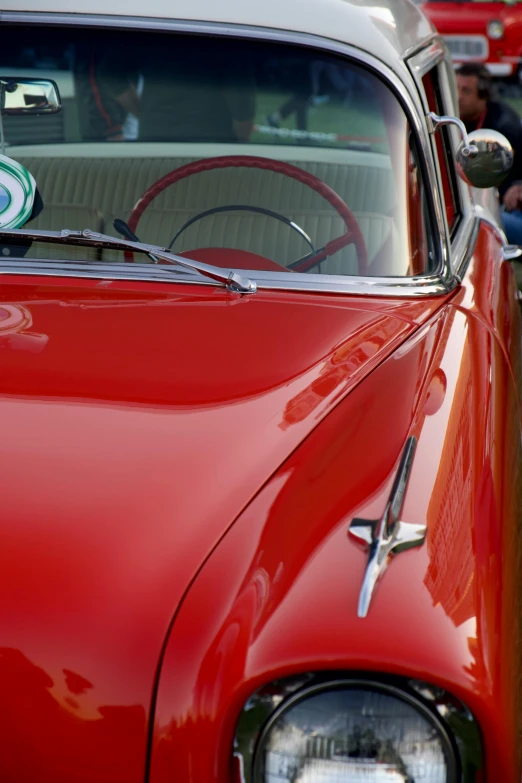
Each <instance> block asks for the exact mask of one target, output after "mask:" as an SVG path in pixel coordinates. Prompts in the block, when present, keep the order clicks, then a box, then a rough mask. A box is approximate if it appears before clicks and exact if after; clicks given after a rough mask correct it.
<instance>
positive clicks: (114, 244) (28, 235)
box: [0, 228, 257, 294]
mask: <svg viewBox="0 0 522 783" xmlns="http://www.w3.org/2000/svg"><path fill="white" fill-rule="evenodd" d="M3 237H8V238H9V239H32V240H34V241H35V242H51V243H57V244H63V245H83V246H88V245H93V246H94V247H106V248H113V249H114V250H132V251H134V252H136V251H139V252H140V253H146V254H147V255H149V256H156V257H157V258H161V259H162V260H163V261H167V263H169V264H175V265H178V264H179V265H180V266H183V267H186V268H187V269H191V270H193V271H194V272H199V273H200V274H201V275H204V276H205V277H210V278H212V280H217V281H218V282H219V283H223V284H224V285H225V286H226V287H227V288H228V289H229V290H230V291H234V292H235V293H239V294H254V293H255V292H256V290H257V285H256V284H255V283H254V281H253V280H249V279H248V278H247V277H242V276H241V275H238V274H237V272H234V271H233V270H232V269H226V268H221V267H218V266H211V265H210V264H203V263H202V262H200V261H193V260H192V259H191V258H184V257H183V256H177V255H175V254H174V253H171V252H170V251H169V250H167V249H166V248H164V247H157V246H156V245H147V244H145V243H143V242H132V241H130V240H128V239H117V238H116V237H111V236H109V235H108V234H100V233H98V232H97V231H91V229H89V228H86V229H84V230H83V231H71V230H69V229H67V228H64V229H63V230H62V231H39V230H36V229H33V230H32V231H31V230H30V229H25V228H24V229H20V228H17V229H7V230H0V241H1V240H2V238H3Z"/></svg>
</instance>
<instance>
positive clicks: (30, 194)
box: [0, 155, 36, 230]
mask: <svg viewBox="0 0 522 783" xmlns="http://www.w3.org/2000/svg"><path fill="white" fill-rule="evenodd" d="M35 191H36V182H35V181H34V177H33V176H32V174H31V173H30V172H29V171H28V170H27V169H26V168H25V166H22V164H21V163H18V161H16V160H13V159H12V158H8V157H7V155H0V230H1V229H6V228H19V227H20V226H22V225H23V224H24V223H25V222H26V221H27V220H29V218H30V217H31V213H32V211H33V204H34V194H35Z"/></svg>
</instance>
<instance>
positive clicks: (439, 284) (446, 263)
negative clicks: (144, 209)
mask: <svg viewBox="0 0 522 783" xmlns="http://www.w3.org/2000/svg"><path fill="white" fill-rule="evenodd" d="M0 23H18V24H20V23H28V24H49V25H51V24H52V25H74V26H82V27H87V26H91V27H119V28H123V29H125V28H128V29H140V30H141V29H143V30H156V31H160V30H165V31H179V32H191V33H201V34H206V35H225V36H226V35H228V36H236V37H245V38H259V37H261V38H264V39H265V40H268V41H279V42H285V43H291V44H298V45H300V46H307V47H314V48H316V49H324V50H325V51H328V52H331V53H333V54H340V55H345V56H349V57H351V58H352V59H354V60H356V61H358V62H360V63H361V64H362V65H365V66H366V67H367V68H369V69H371V70H372V71H374V72H375V73H376V74H377V75H378V76H380V77H381V78H382V79H383V80H385V81H386V82H387V84H388V86H389V87H390V88H391V89H392V90H393V91H395V93H396V95H397V96H398V97H399V100H400V101H401V102H402V104H403V108H404V111H405V113H406V116H407V117H408V120H409V122H410V125H411V127H412V129H413V130H414V133H415V135H416V137H417V141H418V142H419V145H420V148H421V151H422V159H423V161H424V162H425V164H426V168H427V171H426V172H425V173H426V174H427V182H426V185H427V195H428V201H429V202H430V207H431V210H430V211H431V212H432V213H433V215H434V217H435V225H430V228H431V229H432V240H433V246H434V247H435V248H436V254H437V256H438V261H439V264H440V269H439V270H438V275H432V276H427V277H425V278H410V279H409V280H408V279H407V278H360V277H354V279H355V280H357V281H358V282H357V285H355V284H354V283H351V284H348V286H346V283H345V282H344V285H342V287H341V286H340V283H339V282H338V278H337V279H335V280H332V281H331V284H330V285H329V286H326V285H325V282H324V280H321V282H319V280H320V279H321V278H324V277H327V276H326V275H315V276H313V277H316V278H319V279H318V280H317V281H314V280H309V279H307V280H302V281H301V280H300V281H293V282H292V284H291V285H288V281H285V280H284V279H281V278H280V275H279V274H278V273H272V275H271V276H270V277H269V278H268V279H269V281H270V285H268V279H267V278H266V277H265V276H264V275H261V274H260V273H258V272H257V271H256V273H255V282H257V283H258V285H259V287H260V288H262V287H265V288H275V289H285V290H302V291H309V290H315V291H331V292H334V293H348V292H349V293H357V294H359V295H361V296H367V295H371V296H373V295H378V296H383V295H384V296H403V295H404V293H405V292H408V293H407V295H408V296H437V295H441V294H445V293H447V292H448V291H450V290H452V289H453V288H454V287H455V286H456V285H457V284H458V282H459V281H458V279H457V278H456V277H455V275H454V274H453V272H452V270H451V266H450V256H449V243H448V240H447V231H446V224H445V217H444V215H443V211H442V206H441V202H440V196H439V187H438V176H437V171H436V168H435V163H434V159H433V153H432V147H431V140H430V138H429V134H428V130H427V126H426V121H425V116H424V114H425V112H424V109H423V106H422V102H421V100H420V95H419V92H418V90H417V89H416V88H415V80H414V79H413V77H412V74H411V72H410V70H409V67H408V65H409V63H408V64H406V63H403V62H402V60H398V66H399V68H400V70H401V71H402V72H403V77H404V78H403V79H401V78H399V76H398V74H397V73H396V72H395V71H394V70H392V69H391V68H390V67H389V66H387V65H386V64H385V63H383V62H382V61H380V60H378V59H377V58H376V57H374V56H373V55H371V54H369V53H368V52H365V51H363V50H360V49H357V48H356V47H355V46H353V45H350V44H344V43H341V42H339V41H334V40H331V39H325V38H322V37H321V36H315V35H313V34H311V33H298V32H292V31H286V30H274V29H270V28H264V27H252V26H247V25H235V24H232V23H218V22H200V21H186V20H176V19H157V18H147V17H132V16H129V17H125V16H105V15H100V14H73V13H49V12H25V11H0ZM427 40H428V42H429V40H430V39H427ZM437 43H438V42H437V41H434V44H437ZM432 45H433V44H432ZM425 47H426V41H423V42H421V44H420V45H419V48H420V49H422V50H423V49H424V48H425ZM428 48H430V47H429V46H428ZM407 82H409V84H408V85H407ZM249 272H250V275H251V272H252V270H249ZM282 274H283V275H284V273H282ZM251 276H252V275H251ZM297 276H298V275H295V277H297ZM104 277H107V270H106V274H105V275H104ZM299 277H307V278H309V277H312V276H308V275H299ZM328 277H334V276H328ZM335 277H337V276H335ZM129 279H131V278H129ZM341 280H344V279H343V278H341ZM374 280H375V281H376V282H375V283H374ZM397 280H401V281H405V282H401V283H400V284H397ZM425 280H429V285H428V286H425V284H424V281H425ZM369 283H371V285H372V287H371V290H368V284H369ZM414 286H417V289H418V290H417V291H415V292H413V293H412V292H411V291H412V287H414ZM356 287H357V290H356V291H355V290H354V288H356ZM379 289H386V291H384V290H379Z"/></svg>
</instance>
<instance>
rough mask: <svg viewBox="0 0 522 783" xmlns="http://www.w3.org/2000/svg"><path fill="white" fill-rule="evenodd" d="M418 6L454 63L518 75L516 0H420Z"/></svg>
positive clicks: (521, 39) (521, 47)
mask: <svg viewBox="0 0 522 783" xmlns="http://www.w3.org/2000/svg"><path fill="white" fill-rule="evenodd" d="M421 6H422V10H423V11H424V13H425V14H426V16H428V17H429V18H430V19H431V21H432V22H433V24H434V25H435V27H436V28H437V30H438V31H439V33H440V34H441V35H442V36H443V37H444V40H445V41H446V45H447V46H448V48H449V50H450V52H451V54H452V57H453V60H454V61H455V62H456V63H463V62H469V61H470V60H473V61H475V62H483V63H485V65H486V66H487V67H488V69H489V71H490V72H491V74H492V75H493V76H498V77H512V76H513V77H514V76H518V74H519V71H520V63H521V57H522V5H521V4H520V3H519V2H517V0H514V2H509V1H508V0H497V1H495V2H483V1H482V0H462V1H461V0H457V2H451V1H450V2H447V0H423V2H422V4H421Z"/></svg>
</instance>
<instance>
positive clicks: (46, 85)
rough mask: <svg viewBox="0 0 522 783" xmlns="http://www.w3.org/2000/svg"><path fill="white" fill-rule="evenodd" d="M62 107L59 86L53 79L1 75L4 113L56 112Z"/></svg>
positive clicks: (1, 98)
mask: <svg viewBox="0 0 522 783" xmlns="http://www.w3.org/2000/svg"><path fill="white" fill-rule="evenodd" d="M61 108H62V104H61V101H60V93H59V91H58V86H57V84H56V83H55V82H53V81H52V80H51V79H23V78H18V77H17V76H0V111H1V113H2V114H3V115H17V116H19V115H21V114H56V112H59V111H60V110H61Z"/></svg>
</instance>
